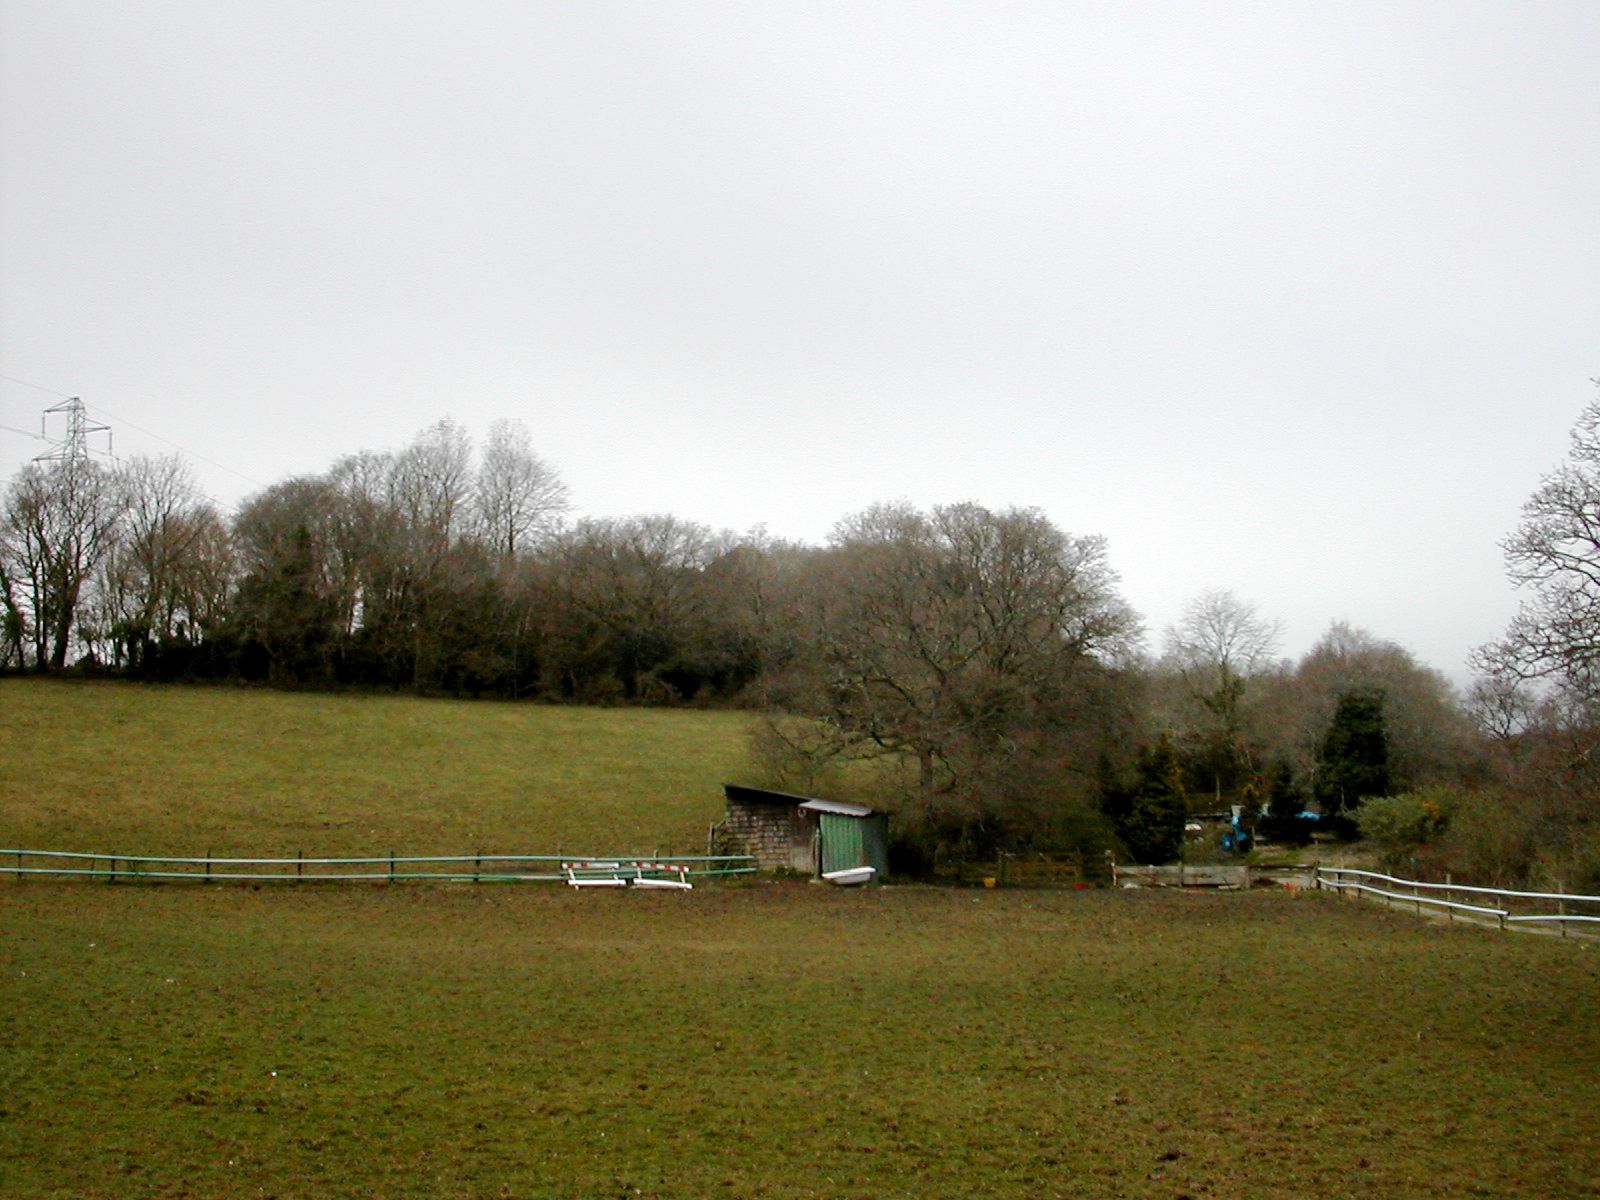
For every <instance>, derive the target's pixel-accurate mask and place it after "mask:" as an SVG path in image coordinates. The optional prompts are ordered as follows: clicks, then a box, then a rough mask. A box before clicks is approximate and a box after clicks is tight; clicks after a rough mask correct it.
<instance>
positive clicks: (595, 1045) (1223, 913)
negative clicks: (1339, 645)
mask: <svg viewBox="0 0 1600 1200" xmlns="http://www.w3.org/2000/svg"><path fill="white" fill-rule="evenodd" d="M0 979H3V980H4V983H3V986H0V1046H3V1047H4V1053H3V1054H0V1173H3V1181H0V1192H3V1193H4V1194H5V1195H6V1196H8V1197H45V1196H52V1197H74V1198H85V1197H107V1198H109V1197H118V1198H129V1197H133V1198H137V1197H262V1196H272V1197H280V1198H287V1197H489V1196H518V1197H573V1198H577V1197H585V1198H588V1197H596V1196H602V1197H663V1198H666V1197H705V1196H711V1197H719V1196H720V1197H840V1196H846V1197H862V1198H868V1197H951V1198H956V1197H974V1196H996V1197H999V1196H1005V1197H1054V1196H1062V1197H1151V1198H1160V1200H1178V1198H1179V1197H1184V1196H1187V1197H1191V1198H1196V1197H1218V1198H1222V1197H1229V1198H1237V1197H1245V1198H1253V1197H1285V1198H1287V1197H1305V1196H1312V1195H1315V1196H1319V1197H1374V1196H1396V1197H1398V1196H1404V1197H1452V1198H1456V1197H1466V1196H1488V1197H1579V1196H1594V1195H1596V1194H1600V1189H1597V1181H1600V1140H1597V1139H1600V1127H1597V1124H1596V1120H1595V1118H1596V1113H1597V1108H1600V1084H1597V1080H1600V1024H1597V1022H1596V1021H1595V1019H1594V1014H1595V1012H1596V1009H1597V1003H1600V952H1597V951H1595V950H1594V949H1593V948H1591V947H1589V946H1586V945H1578V944H1575V943H1572V942H1565V943H1563V942H1561V941H1559V940H1556V939H1545V938H1535V937H1509V936H1505V935H1501V934H1498V933H1494V932H1489V931H1483V930H1475V929H1460V928H1449V927H1443V926H1439V925H1436V924H1433V923H1427V922H1418V921H1416V920H1414V919H1411V918H1409V917H1407V916H1404V915H1401V914H1391V913H1386V912H1384V911H1382V910H1379V909H1376V908H1373V907H1371V906H1367V905H1362V904H1360V903H1359V902H1354V901H1340V900H1337V899H1335V898H1333V897H1318V896H1305V895H1302V896H1298V897H1294V896H1290V895H1289V894H1287V893H1282V892H1279V893H1271V894H1256V895H1251V896H1230V895H1215V894H1212V895H1197V894H1181V895H1180V894H1173V893H1159V894H1156V893H1144V894H1134V893H1125V892H1107V891H1102V892H1021V891H1016V892H1005V891H1000V892H986V891H982V890H955V889H951V890H936V889H930V888H884V889H876V890H868V891H839V890H833V889H827V890H825V889H823V888H821V887H819V886H816V885H811V884H807V883H803V882H790V883H770V882H762V883H755V884H743V885H741V884H726V885H722V886H719V887H714V888H701V889H697V890H696V891H694V892H693V893H683V894H659V893H638V892H623V893H615V892H605V893H595V892H585V893H582V894H576V893H573V892H572V891H570V890H569V889H565V888H561V887H558V886H555V885H549V886H545V887H522V888H505V887H481V888H473V887H471V886H470V885H406V884H400V885H393V886H386V885H382V884H372V885H351V886H345V887H319V888H312V889H292V888H279V887H271V886H268V887H264V888H261V889H260V890H251V889H248V888H245V887H241V886H213V887H206V886H205V885H202V884H175V885H150V884H145V885H127V884H117V885H113V884H104V883H45V882H40V881H29V882H26V883H0Z"/></svg>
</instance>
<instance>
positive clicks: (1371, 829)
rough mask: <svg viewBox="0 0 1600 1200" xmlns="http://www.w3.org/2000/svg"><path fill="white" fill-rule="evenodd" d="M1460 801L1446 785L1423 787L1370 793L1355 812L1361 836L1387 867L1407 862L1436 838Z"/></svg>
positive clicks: (1447, 825)
mask: <svg viewBox="0 0 1600 1200" xmlns="http://www.w3.org/2000/svg"><path fill="white" fill-rule="evenodd" d="M1459 801H1460V797H1459V795H1458V794H1457V793H1456V792H1454V791H1452V790H1450V789H1448V788H1437V787H1435V788H1424V789H1422V790H1421V791H1416V792H1406V793H1403V794H1402V795H1399V796H1372V797H1368V798H1366V799H1364V800H1363V801H1362V803H1361V806H1360V808H1358V809H1357V810H1356V812H1355V821H1356V825H1357V827H1358V829H1359V830H1360V833H1361V836H1362V837H1363V838H1365V839H1366V841H1367V842H1369V843H1370V844H1371V845H1372V847H1373V849H1374V850H1376V851H1377V853H1378V860H1379V861H1380V862H1381V863H1382V864H1383V865H1384V867H1385V868H1387V869H1389V870H1395V869H1397V868H1402V867H1405V866H1406V865H1408V864H1409V863H1410V862H1411V861H1412V860H1413V859H1414V858H1415V857H1416V854H1417V851H1418V850H1420V849H1421V848H1422V847H1423V846H1425V845H1427V844H1428V843H1430V842H1433V841H1435V840H1437V839H1438V838H1439V837H1441V836H1442V835H1443V834H1444V832H1445V831H1446V830H1447V829H1448V828H1449V826H1450V818H1451V816H1452V814H1453V813H1454V812H1455V810H1456V806H1457V804H1458V803H1459Z"/></svg>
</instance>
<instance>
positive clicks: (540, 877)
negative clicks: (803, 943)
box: [0, 849, 756, 883]
mask: <svg viewBox="0 0 1600 1200" xmlns="http://www.w3.org/2000/svg"><path fill="white" fill-rule="evenodd" d="M601 861H603V862H605V863H606V864H607V865H608V866H611V865H614V866H615V868H616V869H617V870H618V871H622V872H626V873H628V875H629V876H630V877H634V878H641V877H648V876H653V875H662V876H663V877H666V876H670V877H673V878H683V879H689V878H707V877H712V876H720V875H748V874H751V873H753V872H754V871H755V869H756V866H755V860H754V859H753V858H750V857H748V856H746V855H742V854H716V855H687V856H678V855H657V854H652V855H648V856H643V855H641V856H636V857H624V856H617V855H579V854H449V855H401V854H390V855H386V856H383V857H378V858H307V857H305V856H304V855H297V856H296V857H294V858H217V857H214V856H212V855H205V856H203V857H198V858H192V857H183V856H172V855H149V854H96V853H89V852H85V851H81V850H4V849H0V876H3V875H10V876H12V877H13V878H16V879H27V878H31V877H40V876H43V877H47V878H68V879H70V878H79V879H104V880H106V881H107V882H108V883H118V882H127V883H134V882H137V881H140V880H151V881H155V880H189V881H199V882H202V883H321V882H357V881H359V882H384V883H400V882H404V881H411V880H428V881H432V882H435V883H568V882H570V881H571V871H570V870H569V869H568V868H569V866H570V865H571V864H573V863H575V862H579V863H589V862H601ZM429 868H432V869H429Z"/></svg>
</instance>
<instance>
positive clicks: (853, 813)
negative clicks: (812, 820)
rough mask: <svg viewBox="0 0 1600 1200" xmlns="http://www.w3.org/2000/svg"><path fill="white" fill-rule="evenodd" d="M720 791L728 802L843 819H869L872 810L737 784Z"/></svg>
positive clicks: (834, 801) (730, 784)
mask: <svg viewBox="0 0 1600 1200" xmlns="http://www.w3.org/2000/svg"><path fill="white" fill-rule="evenodd" d="M722 790H723V791H724V792H725V793H727V796H728V799H730V800H756V801H761V802H764V803H767V804H793V805H794V806H795V807H797V808H806V809H810V810H811V811H812V812H827V813H837V814H839V815H840V816H845V817H870V816H871V815H872V814H873V812H874V810H873V809H870V808H863V807H862V806H861V805H859V804H846V803H844V802H843V801H840V800H822V799H819V798H818V797H816V796H798V795H795V794H794V793H793V792H774V791H772V790H770V789H768V788H753V787H743V786H741V785H739V784H737V783H725V784H723V785H722Z"/></svg>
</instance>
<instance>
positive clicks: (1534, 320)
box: [0, 0, 1600, 678]
mask: <svg viewBox="0 0 1600 1200" xmlns="http://www.w3.org/2000/svg"><path fill="white" fill-rule="evenodd" d="M1597 335H1600V4H1596V3H1594V0H1573V2H1569V3H1540V2H1538V0H1517V2H1516V3H1507V2H1504V0H1497V2H1492V3H1490V2H1475V0H1448V2H1446V0H1440V2H1438V3H1416V2H1411V0H1382V2H1368V0H1341V2H1338V3H1332V2H1330V3H1326V4H1296V3H1285V2H1282V0H1279V2H1272V3H1259V4H1258V3H1206V2H1199V0H1194V2H1189V3H1182V2H1175V3H1163V4H1140V3H1125V2H1117V3H1072V2H1070V0H1054V2H1052V3H1014V4H1006V3H997V2H993V0H990V2H986V3H965V2H950V3H939V2H933V0H921V2H918V3H906V4H884V3H873V2H871V0H855V2H852V3H841V4H807V5H801V4H766V3H751V2H748V0H747V2H745V3H725V4H717V3H690V4H673V3H668V2H659V0H657V2H651V3H636V4H614V3H603V2H594V0H589V2H585V3H581V4H559V5H558V4H546V3H539V2H536V0H518V2H515V3H498V2H495V3H485V2H481V0H455V2H454V3H451V4H448V5H445V4H421V3H405V2H403V0H400V2H396V0H389V2H385V3H365V2H361V3H340V2H338V0H332V2H329V0H319V2H318V3H300V2H296V0H289V2H281V0H279V2H275V3H272V4H261V5H255V4H249V5H246V4H210V3H199V2H198V0H193V2H189V3H161V2H159V0H141V2H140V3H138V4H111V3H74V2H72V0H0V372H3V373H4V375H6V376H9V377H10V378H8V379H6V380H4V381H0V473H3V475H4V477H5V478H9V477H10V476H11V475H12V474H13V473H14V472H15V470H16V469H17V468H18V466H19V465H20V464H22V463H23V462H25V461H27V460H28V459H29V458H30V457H32V456H33V455H34V454H36V453H38V452H39V450H40V448H41V443H39V442H37V441H36V440H34V439H33V438H32V437H29V436H28V435H27V431H37V429H38V428H39V422H40V410H41V409H42V408H44V407H46V406H48V405H49V404H51V403H53V402H54V401H55V399H56V396H55V395H53V394H52V393H56V392H59V393H61V394H71V395H78V396H81V397H82V398H83V399H84V401H85V402H86V403H87V404H88V405H89V406H90V410H91V412H92V413H93V414H94V415H95V416H97V417H99V418H100V419H101V420H103V421H105V422H106V423H108V424H110V425H112V426H113V427H114V430H115V445H116V448H117V450H118V451H119V452H121V453H124V454H131V453H139V452H145V453H160V452H165V451H168V450H170V449H172V446H173V444H176V445H177V446H179V447H182V448H183V449H184V450H185V451H186V452H188V453H189V454H190V455H191V456H193V460H192V461H193V463H194V466H195V469H196V472H197V475H198V476H199V478H200V479H201V481H202V483H203V484H204V485H205V486H206V488H207V489H208V490H209V491H210V492H211V493H212V494H213V495H214V496H215V497H216V498H217V499H218V500H219V501H220V502H222V503H223V504H224V505H227V506H231V505H233V504H235V503H237V501H238V500H239V499H241V498H242V497H243V496H244V495H246V494H248V493H249V492H251V491H253V490H256V488H258V487H259V486H264V485H266V484H270V483H273V482H276V481H278V480H281V479H283V478H286V477H288V476H290V475H293V474H299V473H314V472H319V471H322V470H324V469H326V468H327V467H328V466H329V465H330V464H331V463H332V461H333V460H334V459H335V458H336V457H338V456H339V455H341V454H344V453H347V452H353V451H356V450H360V449H387V448H395V447H398V446H400V445H402V444H403V443H405V442H406V441H407V440H409V439H410V438H411V436H412V435H414V434H415V433H416V432H417V431H418V430H419V429H421V428H422V427H424V426H426V425H428V424H430V423H432V422H434V421H436V420H438V419H439V418H441V417H445V416H449V417H453V418H454V419H456V420H457V421H459V422H461V423H462V424H463V425H465V426H466V427H467V428H468V429H469V430H471V431H472V432H473V433H474V434H476V435H478V436H479V437H481V436H482V435H483V434H485V433H486V432H487V429H488V426H489V423H490V422H491V421H492V420H494V419H495V418H497V417H512V418H516V419H519V420H521V421H523V422H525V423H526V424H527V425H528V427H529V428H530V430H531V431H532V433H533V437H534V441H535V444H536V446H537V448H538V449H539V450H540V452H541V453H542V454H543V455H544V456H545V457H546V458H548V459H549V460H550V461H551V462H552V463H553V464H554V465H555V466H556V467H557V468H558V469H559V470H560V472H561V473H562V475H563V477H564V478H565V479H566V480H567V481H568V483H569V484H570V485H571V487H572V491H573V497H574V500H575V502H576V508H577V511H578V512H579V513H580V514H592V515H613V514H626V513H637V512H670V513H673V514H675V515H677V516H679V517H683V518H686V519H691V520H696V521H701V522H705V523H707V524H710V525H713V526H716V527H728V528H732V529H736V530H743V529H747V528H749V527H752V526H755V525H758V524H760V525H765V526H766V527H767V528H768V530H769V531H770V532H772V533H773V534H776V535H780V536H785V537H792V538H798V539H803V540H806V541H820V540H822V539H824V538H825V537H826V535H827V532H828V530H829V528H830V526H831V525H832V524H833V522H834V521H836V520H837V519H838V518H840V517H841V516H843V515H845V514H847V513H850V512H854V511H856V510H859V509H861V508H863V507H865V506H867V505H868V504H871V503H873V502H875V501H880V500H892V499H907V500H911V501H913V502H916V503H918V504H921V505H929V504H933V503H940V502H946V501H954V500H961V499H973V500H978V501H981V502H983V503H985V504H989V505H994V506H1003V505H1010V504H1018V505H1032V506H1037V507H1039V508H1041V509H1043V510H1044V511H1045V512H1046V513H1048V514H1049V516H1050V517H1051V518H1052V519H1053V520H1054V521H1055V522H1056V523H1057V524H1058V525H1060V526H1062V527H1063V528H1065V529H1067V530H1069V531H1071V532H1074V533H1095V534H1103V535H1104V536H1105V537H1106V538H1107V539H1108V541H1109V544H1110V554H1111V559H1112V562H1113V564H1114V565H1115V566H1116V567H1117V569H1118V570H1119V571H1120V573H1121V575H1122V578H1123V589H1124V593H1125V594H1126V596H1127V597H1128V599H1129V600H1130V601H1131V602H1132V603H1133V604H1134V606H1135V607H1136V608H1138V609H1139V610H1140V612H1141V613H1142V614H1143V615H1144V616H1145V618H1146V620H1147V622H1148V624H1149V626H1150V629H1151V634H1152V636H1151V645H1152V648H1154V647H1156V646H1157V645H1158V644H1159V634H1160V631H1161V629H1162V628H1163V627H1164V626H1165V625H1166V624H1168V623H1170V622H1171V621H1172V620H1174V619H1175V618H1176V616H1177V615H1178V613H1179V611H1180V609H1181V606H1182V604H1183V602H1184V601H1185V600H1186V599H1187V598H1189V597H1191V596H1193V595H1195V594H1196V593H1198V592H1200V591H1202V590H1205V589H1209V588H1231V589H1232V590H1234V591H1235V592H1236V593H1238V594H1239V595H1240V596H1241V597H1243V598H1245V599H1247V600H1250V601H1252V602H1254V603H1255V604H1257V605H1258V606H1259V608H1260V609H1261V611H1262V613H1263V614H1264V615H1266V616H1269V617H1274V618H1278V619H1281V620H1282V621H1283V622H1284V623H1285V633H1286V636H1285V640H1284V645H1283V650H1284V652H1285V653H1286V654H1291V655H1297V654H1299V653H1301V652H1303V651H1304V650H1305V649H1306V648H1307V647H1308V646H1309V645H1310V643H1311V642H1312V641H1313V640H1314V639H1315V638H1316V637H1317V636H1318V635H1319V634H1320V633H1321V632H1322V631H1323V630H1324V629H1326V627H1327V626H1328V624H1329V623H1330V622H1331V621H1334V620H1347V621H1350V622H1352V623H1354V624H1357V625H1359V626H1362V627H1364V628H1366V629H1369V630H1371V631H1372V632H1374V633H1376V634H1379V635H1381V636H1384V637H1388V638H1392V639H1394V640H1396V641H1398V642H1400V643H1401V644H1403V645H1405V646H1406V647H1407V648H1408V649H1410V650H1412V651H1413V652H1414V653H1415V654H1417V655H1418V657H1420V658H1421V659H1422V660H1423V661H1425V662H1427V663H1429V664H1430V665H1433V666H1435V667H1438V668H1439V669H1441V670H1443V671H1445V672H1447V673H1449V674H1451V675H1452V676H1454V677H1457V678H1462V677H1463V676H1464V670H1465V669H1464V666H1463V661H1464V659H1465V656H1466V654H1467V652H1468V651H1469V649H1470V648H1471V647H1472V646H1473V645H1475V644H1477V643H1479V642H1482V641H1485V640H1487V639H1489V638H1492V637H1494V636H1495V635H1496V634H1497V633H1498V632H1499V631H1500V629H1501V627H1502V626H1503V625H1504V623H1505V621H1506V619H1507V618H1508V617H1509V616H1510V614H1511V612H1512V610H1513V608H1514V603H1515V597H1514V594H1513V593H1512V592H1511V591H1510V589H1509V587H1508V586H1507V584H1506V583H1505V582H1504V577H1503V573H1502V563H1501V557H1500V551H1499V547H1498V542H1499V540H1500V539H1501V538H1502V537H1503V536H1504V535H1505V534H1506V533H1507V532H1509V530H1510V529H1511V527H1512V526H1513V525H1514V523H1515V521H1516V519H1517V515H1518V511H1519V508H1520V506H1521V504H1522V502H1523V500H1524V499H1525V498H1526V497H1527V495H1528V494H1529V493H1530V492H1531V491H1532V490H1533V488H1534V487H1535V486H1536V485H1537V483H1538V480H1539V477H1540V475H1541V474H1542V473H1543V472H1545V471H1547V470H1549V469H1550V468H1552V467H1553V466H1555V465H1556V464H1557V462H1558V461H1559V460H1560V458H1561V457H1562V455H1563V454H1564V453H1565V449H1566V444H1567V443H1566V437H1567V431H1568V429H1569V428H1570V426H1571V424H1572V422H1573V420H1574V418H1575V417H1576V416H1577V414H1578V413H1579V411H1580V410H1581V409H1582V408H1583V406H1584V405H1585V404H1586V403H1588V401H1589V400H1590V399H1592V398H1593V397H1594V395H1595V389H1594V387H1593V385H1592V384H1591V383H1590V379H1591V377H1593V376H1595V375H1600V336H1597ZM15 380H23V381H26V383H27V384H33V385H38V387H43V388H45V389H48V390H47V391H40V390H37V387H30V386H26V385H25V384H23V383H17V382H14V381H15ZM18 431H23V432H18Z"/></svg>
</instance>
